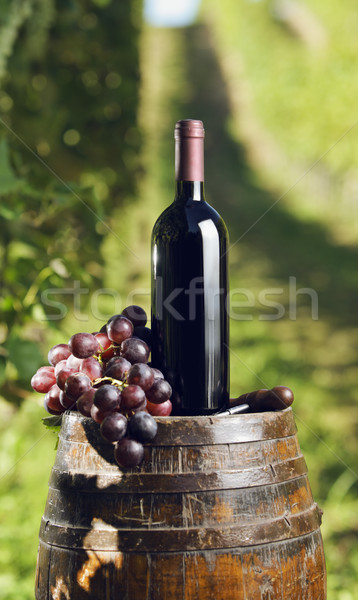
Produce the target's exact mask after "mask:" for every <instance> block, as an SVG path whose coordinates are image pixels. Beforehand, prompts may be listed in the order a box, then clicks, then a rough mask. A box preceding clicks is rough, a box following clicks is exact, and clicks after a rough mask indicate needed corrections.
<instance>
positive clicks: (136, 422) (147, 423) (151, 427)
mask: <svg viewBox="0 0 358 600" xmlns="http://www.w3.org/2000/svg"><path fill="white" fill-rule="evenodd" d="M157 431H158V425H157V423H156V422H155V420H154V419H153V417H152V416H151V415H149V414H148V413H145V412H137V413H136V414H135V415H133V417H132V418H131V420H130V421H129V434H130V435H131V436H132V437H134V438H135V439H136V440H138V442H142V443H145V442H151V441H152V440H153V439H154V438H155V436H156V435H157Z"/></svg>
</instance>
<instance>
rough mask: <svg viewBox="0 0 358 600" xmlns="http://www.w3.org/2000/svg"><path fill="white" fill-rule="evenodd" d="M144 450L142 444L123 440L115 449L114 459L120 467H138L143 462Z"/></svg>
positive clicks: (126, 439)
mask: <svg viewBox="0 0 358 600" xmlns="http://www.w3.org/2000/svg"><path fill="white" fill-rule="evenodd" d="M143 456H144V448H143V446H142V444H141V443H140V442H136V441H135V440H131V439H128V438H123V439H122V440H119V442H117V444H116V446H115V448H114V458H115V459H116V461H117V463H118V464H119V466H120V467H125V468H130V467H137V466H138V465H139V464H140V463H141V462H142V460H143Z"/></svg>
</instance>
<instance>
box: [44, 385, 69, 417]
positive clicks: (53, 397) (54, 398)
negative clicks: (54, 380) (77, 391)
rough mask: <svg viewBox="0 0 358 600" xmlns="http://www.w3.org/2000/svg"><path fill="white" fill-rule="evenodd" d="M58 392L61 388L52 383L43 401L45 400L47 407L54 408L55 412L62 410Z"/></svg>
mask: <svg viewBox="0 0 358 600" xmlns="http://www.w3.org/2000/svg"><path fill="white" fill-rule="evenodd" d="M60 393H61V390H60V388H59V387H58V385H56V384H55V385H53V386H52V387H51V388H50V389H49V391H48V392H47V394H46V396H45V401H44V402H46V405H47V407H48V408H50V409H51V410H54V411H57V412H63V411H64V408H63V406H62V404H61V402H60Z"/></svg>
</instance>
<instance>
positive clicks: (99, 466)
mask: <svg viewBox="0 0 358 600" xmlns="http://www.w3.org/2000/svg"><path fill="white" fill-rule="evenodd" d="M157 422H158V434H157V437H156V439H155V441H154V443H153V445H148V446H147V447H146V448H145V459H144V463H143V464H142V465H141V466H140V467H137V468H136V469H120V468H119V467H118V466H117V465H116V463H115V462H114V459H113V448H112V446H111V445H110V444H107V443H105V442H104V441H103V440H102V439H101V436H100V434H99V428H98V425H97V424H96V423H94V422H93V421H92V420H90V419H87V418H85V417H82V416H80V415H79V414H77V413H66V414H65V415H64V418H63V424H62V428H61V434H60V441H59V447H58V452H57V457H56V461H55V465H54V468H53V470H52V474H51V478H50V483H49V487H50V490H49V495H48V499H47V504H46V509H45V514H44V517H43V520H42V524H41V529H40V545H39V554H38V566H37V577H36V598H37V600H48V599H51V600H89V599H94V600H107V599H108V600H115V599H117V598H118V599H121V600H285V599H289V600H325V599H326V573H325V560H324V553H323V545H322V539H321V534H320V529H319V527H320V520H321V511H320V510H319V509H318V507H317V505H316V504H315V503H314V501H313V498H312V493H311V490H310V486H309V482H308V479H307V468H306V464H305V461H304V458H303V456H302V453H301V451H300V447H299V444H298V440H297V435H296V427H295V422H294V419H293V415H292V411H291V409H290V408H289V409H286V410H284V411H280V412H270V413H269V412H267V413H260V414H243V415H232V416H226V417H195V418H188V417H169V418H164V417H162V418H158V419H157Z"/></svg>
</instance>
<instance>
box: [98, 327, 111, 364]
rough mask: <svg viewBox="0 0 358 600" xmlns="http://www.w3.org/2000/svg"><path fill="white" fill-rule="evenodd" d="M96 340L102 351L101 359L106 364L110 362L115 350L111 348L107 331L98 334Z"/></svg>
mask: <svg viewBox="0 0 358 600" xmlns="http://www.w3.org/2000/svg"><path fill="white" fill-rule="evenodd" d="M95 337H96V339H97V340H98V342H99V344H100V346H101V350H100V354H101V358H102V360H103V361H104V362H106V361H108V360H109V359H110V358H112V356H114V353H115V348H111V347H110V346H112V342H111V340H110V339H109V337H108V335H107V329H105V331H104V332H100V333H96V335H95Z"/></svg>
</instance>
